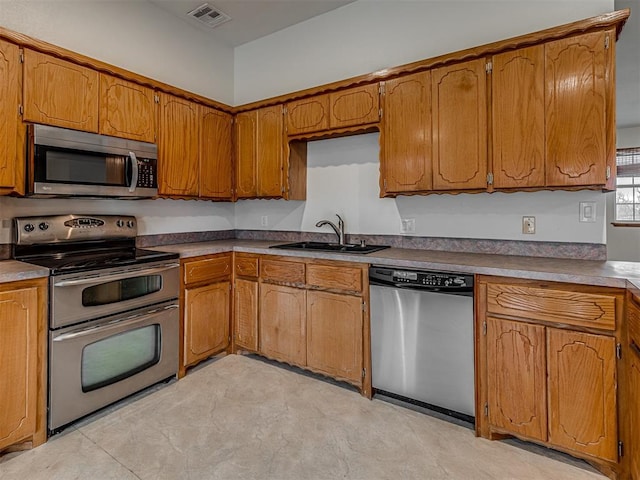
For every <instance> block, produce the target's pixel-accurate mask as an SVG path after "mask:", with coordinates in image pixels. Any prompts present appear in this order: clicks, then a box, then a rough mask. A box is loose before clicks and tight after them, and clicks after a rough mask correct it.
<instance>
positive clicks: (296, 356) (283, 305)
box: [260, 283, 307, 365]
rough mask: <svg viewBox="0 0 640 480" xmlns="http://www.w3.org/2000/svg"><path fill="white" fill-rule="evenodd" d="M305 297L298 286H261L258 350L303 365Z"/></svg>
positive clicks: (271, 356)
mask: <svg viewBox="0 0 640 480" xmlns="http://www.w3.org/2000/svg"><path fill="white" fill-rule="evenodd" d="M306 300H307V292H306V291H305V290H303V289H300V288H293V287H286V286H281V285H271V284H268V283H263V284H262V285H261V286H260V353H262V354H263V355H265V356H267V357H269V358H273V359H275V360H280V361H283V362H287V363H291V364H293V365H306V363H307V348H306V344H305V338H306V326H307V325H306Z"/></svg>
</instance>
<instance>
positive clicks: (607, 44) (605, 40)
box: [604, 35, 610, 49]
mask: <svg viewBox="0 0 640 480" xmlns="http://www.w3.org/2000/svg"><path fill="white" fill-rule="evenodd" d="M609 42H610V40H609V35H605V37H604V48H605V49H607V48H609Z"/></svg>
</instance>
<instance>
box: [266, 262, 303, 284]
mask: <svg viewBox="0 0 640 480" xmlns="http://www.w3.org/2000/svg"><path fill="white" fill-rule="evenodd" d="M260 278H261V279H262V280H267V281H268V280H271V281H273V282H285V283H299V284H303V283H304V263H300V262H290V261H287V260H265V259H263V260H262V261H261V262H260Z"/></svg>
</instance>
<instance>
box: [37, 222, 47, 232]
mask: <svg viewBox="0 0 640 480" xmlns="http://www.w3.org/2000/svg"><path fill="white" fill-rule="evenodd" d="M38 228H39V229H40V230H43V231H44V230H48V229H49V224H48V223H47V222H42V223H41V224H40V225H38Z"/></svg>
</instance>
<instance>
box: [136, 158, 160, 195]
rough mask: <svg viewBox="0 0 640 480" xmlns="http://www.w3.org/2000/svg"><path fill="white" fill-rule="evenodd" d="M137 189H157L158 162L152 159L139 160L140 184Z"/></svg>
mask: <svg viewBox="0 0 640 480" xmlns="http://www.w3.org/2000/svg"><path fill="white" fill-rule="evenodd" d="M136 187H140V188H157V187H158V179H157V178H156V160H155V159H150V158H139V159H138V183H137V184H136Z"/></svg>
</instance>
